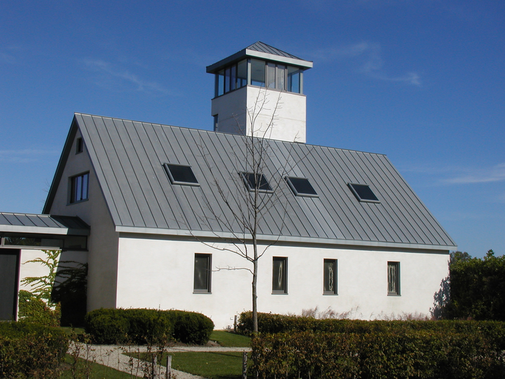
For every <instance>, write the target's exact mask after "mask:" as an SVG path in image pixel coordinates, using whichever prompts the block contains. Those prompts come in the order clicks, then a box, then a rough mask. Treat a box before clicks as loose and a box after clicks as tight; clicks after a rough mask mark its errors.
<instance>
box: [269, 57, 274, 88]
mask: <svg viewBox="0 0 505 379" xmlns="http://www.w3.org/2000/svg"><path fill="white" fill-rule="evenodd" d="M267 88H275V64H274V63H268V64H267Z"/></svg>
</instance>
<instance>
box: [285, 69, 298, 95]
mask: <svg viewBox="0 0 505 379" xmlns="http://www.w3.org/2000/svg"><path fill="white" fill-rule="evenodd" d="M300 77H301V75H300V70H298V69H297V68H296V67H292V66H288V91H290V92H295V93H300Z"/></svg>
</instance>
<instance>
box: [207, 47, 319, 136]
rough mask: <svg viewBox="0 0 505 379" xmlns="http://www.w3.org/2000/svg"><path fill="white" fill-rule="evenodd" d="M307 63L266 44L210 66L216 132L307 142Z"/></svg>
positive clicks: (247, 48)
mask: <svg viewBox="0 0 505 379" xmlns="http://www.w3.org/2000/svg"><path fill="white" fill-rule="evenodd" d="M311 67H312V62H309V61H305V60H303V59H300V58H298V57H295V56H294V55H291V54H288V53H286V52H284V51H282V50H279V49H276V48H275V47H272V46H269V45H267V44H265V43H263V42H256V43H254V44H252V45H251V46H249V47H246V48H245V49H244V50H241V51H239V52H238V53H236V54H233V55H231V56H229V57H228V58H225V59H222V60H220V61H219V62H217V63H214V64H213V65H210V66H208V67H207V72H208V73H211V74H215V77H216V80H215V94H214V98H213V99H212V116H213V117H214V130H215V131H219V132H225V133H234V134H242V135H249V136H250V135H254V136H257V137H266V138H272V139H279V140H284V141H290V142H294V141H296V142H306V98H305V95H304V94H303V72H304V71H305V70H307V69H309V68H311Z"/></svg>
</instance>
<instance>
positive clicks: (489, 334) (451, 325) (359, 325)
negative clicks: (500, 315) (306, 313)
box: [237, 312, 505, 350]
mask: <svg viewBox="0 0 505 379" xmlns="http://www.w3.org/2000/svg"><path fill="white" fill-rule="evenodd" d="M258 329H259V332H260V333H270V334H275V333H289V332H303V331H313V332H327V333H356V334H367V333H408V332H410V331H433V332H452V333H461V334H474V333H477V334H480V335H482V336H484V337H485V338H487V339H490V340H491V341H492V342H493V343H494V344H496V345H497V346H498V347H499V348H501V349H502V350H505V322H502V321H472V320H469V321H466V320H465V321H461V320H438V321H421V320H405V321H399V320H398V321H382V320H373V321H365V320H343V319H316V318H313V317H300V316H286V315H278V314H271V313H258ZM237 330H238V331H239V332H240V333H242V334H246V335H250V334H251V333H252V315H251V312H244V313H242V314H241V315H240V318H239V322H238V324H237Z"/></svg>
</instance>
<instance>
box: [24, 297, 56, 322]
mask: <svg viewBox="0 0 505 379" xmlns="http://www.w3.org/2000/svg"><path fill="white" fill-rule="evenodd" d="M18 314H19V318H20V320H23V321H26V322H33V323H36V324H40V325H45V326H59V325H60V307H59V305H56V308H55V309H54V310H53V309H51V308H49V307H48V306H47V304H46V303H45V302H44V300H42V299H40V298H38V297H37V296H35V295H33V294H32V293H31V292H28V291H23V290H21V291H19V313H18Z"/></svg>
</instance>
